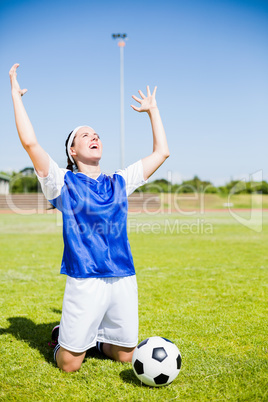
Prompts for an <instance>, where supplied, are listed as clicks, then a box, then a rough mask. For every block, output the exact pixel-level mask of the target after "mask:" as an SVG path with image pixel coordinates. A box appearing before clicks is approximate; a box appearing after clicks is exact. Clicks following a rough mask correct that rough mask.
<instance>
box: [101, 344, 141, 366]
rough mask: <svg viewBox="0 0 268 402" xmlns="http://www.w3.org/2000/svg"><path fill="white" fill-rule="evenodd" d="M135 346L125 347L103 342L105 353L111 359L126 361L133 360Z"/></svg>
mask: <svg viewBox="0 0 268 402" xmlns="http://www.w3.org/2000/svg"><path fill="white" fill-rule="evenodd" d="M134 349H135V347H134V348H125V347H123V346H117V345H111V344H110V343H104V344H103V353H104V354H105V355H106V356H107V357H109V358H110V359H113V360H116V361H119V362H122V363H125V362H131V360H132V355H133V352H134Z"/></svg>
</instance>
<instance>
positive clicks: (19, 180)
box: [0, 168, 268, 194]
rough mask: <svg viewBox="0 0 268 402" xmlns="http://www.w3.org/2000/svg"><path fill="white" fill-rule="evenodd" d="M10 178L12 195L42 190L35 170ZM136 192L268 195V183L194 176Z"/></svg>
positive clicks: (157, 183)
mask: <svg viewBox="0 0 268 402" xmlns="http://www.w3.org/2000/svg"><path fill="white" fill-rule="evenodd" d="M0 173H2V174H4V175H6V176H8V177H9V178H10V193H37V192H41V188H40V185H39V182H38V179H37V177H36V175H35V174H34V169H33V168H25V169H23V170H22V171H20V172H13V173H12V174H8V173H6V172H0ZM136 191H142V192H146V193H195V192H198V193H208V194H230V193H234V194H251V193H260V194H268V183H267V182H266V181H261V182H252V181H243V180H240V181H239V180H230V181H229V182H228V183H226V184H225V185H224V186H219V187H216V186H214V185H213V184H212V183H211V182H210V181H204V180H201V179H200V178H199V177H198V176H194V178H193V179H192V180H185V181H182V183H181V184H177V183H176V184H172V183H171V182H170V181H168V180H166V179H157V180H154V181H152V182H149V183H146V184H145V185H144V186H142V187H140V188H139V189H138V190H136Z"/></svg>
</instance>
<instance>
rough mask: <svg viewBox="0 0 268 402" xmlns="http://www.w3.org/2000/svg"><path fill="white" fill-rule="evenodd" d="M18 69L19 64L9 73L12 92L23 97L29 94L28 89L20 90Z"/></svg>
mask: <svg viewBox="0 0 268 402" xmlns="http://www.w3.org/2000/svg"><path fill="white" fill-rule="evenodd" d="M18 67H19V64H18V63H16V64H14V65H13V66H12V67H11V69H10V71H9V77H10V83H11V91H12V93H13V94H16V93H17V94H19V95H21V96H23V95H24V94H25V93H26V92H27V89H20V86H19V83H18V81H17V68H18Z"/></svg>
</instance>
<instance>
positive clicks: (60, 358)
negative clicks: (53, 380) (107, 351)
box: [56, 347, 86, 373]
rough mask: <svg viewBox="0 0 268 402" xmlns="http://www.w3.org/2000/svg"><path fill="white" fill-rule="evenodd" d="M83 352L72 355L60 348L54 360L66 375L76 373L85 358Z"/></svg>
mask: <svg viewBox="0 0 268 402" xmlns="http://www.w3.org/2000/svg"><path fill="white" fill-rule="evenodd" d="M85 354H86V353H85V352H83V353H74V352H70V351H69V350H66V349H64V348H62V347H60V349H59V351H58V353H57V356H56V360H57V365H58V367H59V368H60V369H61V370H63V371H65V372H66V373H71V372H73V371H78V370H79V369H80V367H81V365H82V363H83V360H84V358H85Z"/></svg>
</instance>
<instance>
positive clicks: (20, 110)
mask: <svg viewBox="0 0 268 402" xmlns="http://www.w3.org/2000/svg"><path fill="white" fill-rule="evenodd" d="M18 67H19V64H14V65H13V66H12V67H11V69H10V71H9V77H10V83H11V94H12V100H13V105H14V112H15V121H16V126H17V130H18V134H19V138H20V141H21V143H22V146H23V148H24V149H25V150H26V151H27V153H28V155H29V156H30V158H31V160H32V162H33V165H34V167H35V170H36V171H37V173H38V175H39V176H41V177H46V176H47V175H48V170H49V157H48V154H47V153H46V152H45V151H44V149H43V148H42V147H41V146H40V145H39V144H38V142H37V139H36V136H35V133H34V129H33V126H32V124H31V122H30V119H29V117H28V115H27V112H26V110H25V108H24V105H23V102H22V96H23V95H24V94H25V93H26V92H27V89H20V86H19V83H18V81H17V68H18Z"/></svg>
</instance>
